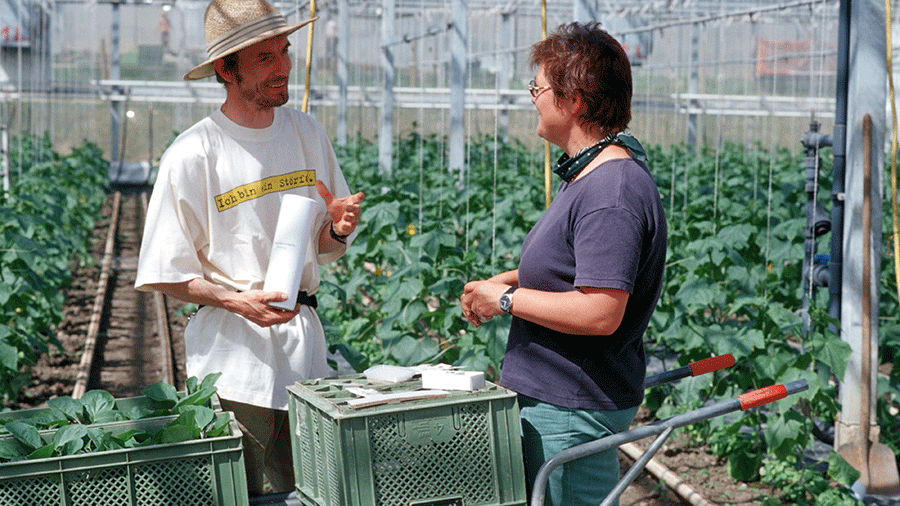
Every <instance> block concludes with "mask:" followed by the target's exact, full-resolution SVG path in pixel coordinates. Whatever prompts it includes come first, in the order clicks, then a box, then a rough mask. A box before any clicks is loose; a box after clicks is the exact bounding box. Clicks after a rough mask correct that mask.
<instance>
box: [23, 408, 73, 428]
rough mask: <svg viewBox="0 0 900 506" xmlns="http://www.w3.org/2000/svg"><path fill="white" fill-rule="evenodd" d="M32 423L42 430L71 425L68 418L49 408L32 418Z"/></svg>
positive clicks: (60, 412)
mask: <svg viewBox="0 0 900 506" xmlns="http://www.w3.org/2000/svg"><path fill="white" fill-rule="evenodd" d="M31 423H32V424H34V426H35V427H39V428H42V429H55V428H57V427H62V426H63V425H68V424H69V418H68V416H67V415H66V414H65V413H63V412H62V411H60V410H58V409H56V408H47V409H46V410H42V411H40V412H38V413H36V414H35V415H34V416H32V417H31Z"/></svg>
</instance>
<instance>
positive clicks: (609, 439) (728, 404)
mask: <svg viewBox="0 0 900 506" xmlns="http://www.w3.org/2000/svg"><path fill="white" fill-rule="evenodd" d="M807 389H809V383H808V382H807V381H806V380H805V379H800V380H796V381H791V382H790V383H785V384H783V385H772V386H768V387H763V388H760V389H757V390H753V391H751V392H747V393H745V394H741V395H738V396H737V397H733V398H731V399H728V400H725V401H721V402H717V403H715V404H711V405H709V406H705V407H702V408H700V409H697V410H694V411H691V412H688V413H682V414H680V415H675V416H673V417H671V418H667V419H665V420H658V421H656V422H653V423H651V424H649V425H643V426H640V427H635V428H633V429H629V430H626V431H623V432H619V433H617V434H613V435H611V436H606V437H604V438H600V439H596V440H594V441H588V442H587V443H582V444H580V445H576V446H573V447H571V448H568V449H565V450H563V451H561V452H559V453H557V454H556V455H553V456H552V457H550V458H549V459H548V460H547V461H546V462H544V464H543V465H542V466H541V468H540V469H539V470H538V474H537V477H536V478H535V480H534V490H533V491H532V494H531V501H530V503H529V504H530V505H531V506H543V504H544V497H545V493H546V487H547V480H548V478H549V477H550V473H551V472H552V471H553V470H554V469H556V468H557V467H559V466H561V465H563V464H565V463H566V462H571V461H573V460H577V459H580V458H582V457H587V456H589V455H593V454H595V453H599V452H602V451H605V450H608V449H610V448H617V447H619V446H621V445H623V444H625V443H632V442H634V441H637V440H638V439H644V438H646V437H651V436H657V438H656V439H655V440H654V441H653V443H652V444H651V445H650V447H649V448H648V449H647V451H646V452H645V453H644V455H642V456H641V458H640V460H639V461H638V462H636V463H635V465H634V466H632V467H631V469H629V470H628V472H627V473H626V475H625V476H624V477H623V479H622V480H620V481H619V483H618V485H616V487H614V488H613V490H612V491H611V492H610V493H609V495H608V496H607V497H606V499H604V500H603V502H602V503H601V506H608V505H610V504H612V503H613V502H615V501H616V500H617V499H618V498H619V496H620V495H622V492H623V491H624V490H625V488H626V487H627V486H628V485H629V484H631V482H632V481H633V480H634V479H635V477H636V476H637V473H639V472H640V471H641V469H643V467H644V466H645V465H646V463H647V461H649V460H650V458H651V457H652V456H653V454H654V453H656V452H657V451H658V450H659V448H660V447H661V446H662V444H663V442H665V440H666V439H667V438H668V437H669V436H670V435H671V434H672V431H673V430H674V429H678V428H681V427H684V426H686V425H689V424H692V423H696V422H700V421H703V420H709V419H710V418H714V417H717V416H722V415H725V414H728V413H731V412H734V411H737V410H747V409H750V408H755V407H759V406H762V405H763V404H768V403H770V402H774V401H777V400H780V399H784V398H785V397H787V396H788V395H793V394H796V393H798V392H802V391H804V390H807Z"/></svg>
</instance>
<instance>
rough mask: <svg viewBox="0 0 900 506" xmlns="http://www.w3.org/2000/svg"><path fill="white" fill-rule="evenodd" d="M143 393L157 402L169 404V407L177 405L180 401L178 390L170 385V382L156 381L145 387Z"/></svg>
mask: <svg viewBox="0 0 900 506" xmlns="http://www.w3.org/2000/svg"><path fill="white" fill-rule="evenodd" d="M141 393H142V394H143V395H145V396H147V397H149V398H150V399H152V400H154V401H156V402H159V403H161V404H163V405H166V406H168V407H169V408H171V407H173V406H175V404H177V403H178V391H177V390H175V387H173V386H172V385H169V384H168V383H163V382H159V383H154V384H152V385H150V386H148V387H147V388H145V389H143V390H142V391H141Z"/></svg>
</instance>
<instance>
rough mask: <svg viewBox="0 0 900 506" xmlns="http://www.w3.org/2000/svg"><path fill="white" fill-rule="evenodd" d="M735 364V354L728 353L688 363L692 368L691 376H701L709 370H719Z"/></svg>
mask: <svg viewBox="0 0 900 506" xmlns="http://www.w3.org/2000/svg"><path fill="white" fill-rule="evenodd" d="M733 365H734V355H732V354H731V353H726V354H724V355H719V356H718V357H710V358H704V359H703V360H698V361H696V362H692V363H690V364H688V366H689V367H690V368H691V376H700V375H701V374H706V373H708V372H713V371H719V370H721V369H725V368H727V367H731V366H733Z"/></svg>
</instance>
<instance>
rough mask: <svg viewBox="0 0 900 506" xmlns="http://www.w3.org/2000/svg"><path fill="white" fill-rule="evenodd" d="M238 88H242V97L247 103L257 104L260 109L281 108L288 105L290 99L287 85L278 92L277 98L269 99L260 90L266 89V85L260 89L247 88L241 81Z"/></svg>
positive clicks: (260, 86)
mask: <svg viewBox="0 0 900 506" xmlns="http://www.w3.org/2000/svg"><path fill="white" fill-rule="evenodd" d="M238 86H240V94H241V97H242V98H243V99H244V100H246V101H247V102H252V103H254V104H256V105H257V107H259V108H260V109H267V108H271V107H281V106H282V105H284V104H286V103H287V101H288V98H289V97H288V89H287V86H286V85H285V87H284V88H283V89H282V90H280V91H279V92H278V94H277V95H276V96H275V97H269V96H267V95H266V94H264V93H261V92H260V90H259V88H264V87H265V85H264V84H261V85H259V88H245V87H243V86H242V83H241V82H240V81H239V82H238Z"/></svg>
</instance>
